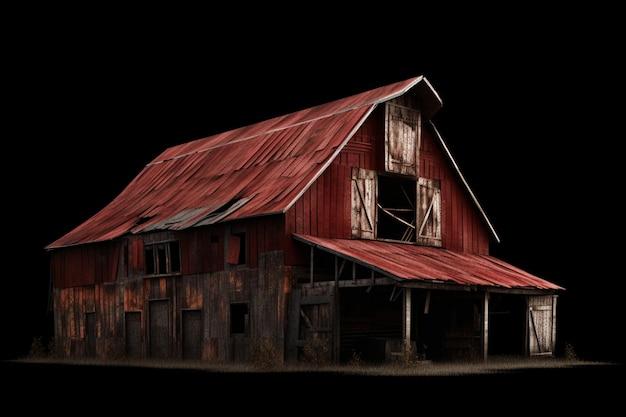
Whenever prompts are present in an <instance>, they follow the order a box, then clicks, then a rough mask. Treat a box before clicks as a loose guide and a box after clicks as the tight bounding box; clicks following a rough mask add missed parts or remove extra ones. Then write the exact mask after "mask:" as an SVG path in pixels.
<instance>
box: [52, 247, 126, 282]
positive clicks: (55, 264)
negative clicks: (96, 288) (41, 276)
mask: <svg viewBox="0 0 626 417" xmlns="http://www.w3.org/2000/svg"><path fill="white" fill-rule="evenodd" d="M118 258H119V244H118V243H117V242H104V243H94V244H91V245H81V246H72V247H67V248H61V249H56V250H54V251H52V252H51V253H50V268H51V274H52V277H53V280H54V281H53V282H54V285H55V286H56V287H58V288H68V287H75V286H82V285H93V284H96V283H103V282H113V281H115V279H116V276H117V264H118Z"/></svg>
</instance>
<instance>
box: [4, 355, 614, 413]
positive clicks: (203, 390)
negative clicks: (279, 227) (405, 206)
mask: <svg viewBox="0 0 626 417" xmlns="http://www.w3.org/2000/svg"><path fill="white" fill-rule="evenodd" d="M0 375H2V379H3V382H4V384H3V386H4V388H3V389H2V391H0V400H1V401H2V404H3V405H5V406H7V407H8V406H19V408H14V410H20V411H21V412H26V411H28V412H36V411H44V412H49V413H50V414H58V413H62V414H63V415H68V414H69V415H72V414H90V413H92V412H93V411H98V412H99V413H105V412H116V413H118V414H127V413H130V412H134V411H137V412H144V413H145V412H151V411H157V412H159V414H161V413H162V412H173V411H176V412H179V413H181V414H187V413H189V412H194V413H195V412H198V411H199V410H206V414H212V413H214V412H217V411H216V410H222V411H224V410H227V412H228V413H234V414H240V413H253V414H252V415H257V413H266V412H271V413H273V415H297V414H306V415H312V413H314V412H315V413H316V412H320V413H324V414H325V415H327V414H335V413H336V412H341V413H350V415H358V414H359V413H367V414H368V415H369V414H372V413H374V414H375V413H381V414H384V415H387V414H390V413H391V414H396V413H398V412H400V411H405V410H406V411H409V412H411V413H412V414H420V413H425V412H427V411H428V414H429V415H432V414H437V415H449V414H450V413H452V412H454V413H457V412H462V413H465V414H467V415H470V414H471V415H474V414H480V415H499V416H501V415H507V414H511V413H515V414H518V413H519V414H530V415H550V414H555V413H561V412H569V411H575V412H576V413H577V414H578V413H579V412H581V411H583V410H587V411H589V412H590V413H592V414H593V415H598V416H604V415H612V414H615V412H617V410H619V409H623V404H624V398H623V378H624V366H623V365H600V364H598V365H585V366H584V367H571V368H556V369H540V368H535V369H524V370H521V371H515V372H503V373H498V374H488V375H467V376H394V377H391V376H389V377H387V376H359V375H349V374H342V373H333V372H288V373H240V372H233V373H216V372H207V371H199V370H193V369H191V370H189V369H187V370H181V369H157V368H140V367H123V366H95V365H59V364H32V363H22V362H13V361H5V362H2V364H1V370H0ZM210 410H214V411H210ZM376 410H377V411H376ZM420 410H423V411H420ZM203 414H204V412H203Z"/></svg>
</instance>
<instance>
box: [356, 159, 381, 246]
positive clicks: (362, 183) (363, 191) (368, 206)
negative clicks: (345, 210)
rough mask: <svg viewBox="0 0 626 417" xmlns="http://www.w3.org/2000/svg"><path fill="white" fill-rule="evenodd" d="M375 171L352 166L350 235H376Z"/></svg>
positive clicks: (368, 237) (359, 236) (364, 237)
mask: <svg viewBox="0 0 626 417" xmlns="http://www.w3.org/2000/svg"><path fill="white" fill-rule="evenodd" d="M376 190H377V184H376V172H375V171H371V170H367V169H362V168H352V210H351V213H352V216H351V225H352V237H353V238H361V239H374V238H375V237H376V226H375V225H376Z"/></svg>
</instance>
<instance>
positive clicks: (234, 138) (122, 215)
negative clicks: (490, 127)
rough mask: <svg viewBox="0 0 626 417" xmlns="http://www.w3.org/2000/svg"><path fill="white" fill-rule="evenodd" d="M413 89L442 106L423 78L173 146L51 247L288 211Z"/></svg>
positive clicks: (429, 104)
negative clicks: (386, 107)
mask: <svg viewBox="0 0 626 417" xmlns="http://www.w3.org/2000/svg"><path fill="white" fill-rule="evenodd" d="M411 88H418V89H420V91H421V93H422V94H424V97H425V99H426V110H425V111H426V112H427V113H428V114H429V115H432V114H434V112H436V111H437V110H438V109H439V108H440V106H441V101H440V99H439V97H438V96H437V94H436V92H435V91H434V90H433V89H432V88H431V86H430V84H429V83H428V81H427V80H426V79H425V78H424V77H422V76H419V77H415V78H411V79H408V80H405V81H402V82H397V83H394V84H390V85H387V86H384V87H380V88H377V89H373V90H370V91H366V92H364V93H361V94H356V95H353V96H350V97H347V98H343V99H340V100H336V101H332V102H329V103H326V104H322V105H319V106H316V107H312V108H308V109H304V110H301V111H297V112H294V113H291V114H287V115H284V116H280V117H276V118H273V119H270V120H266V121H263V122H260V123H256V124H252V125H249V126H245V127H241V128H238V129H234V130H230V131H227V132H223V133H220V134H216V135H214V136H209V137H206V138H203V139H198V140H195V141H191V142H188V143H184V144H181V145H178V146H173V147H170V148H168V149H166V150H165V151H164V152H163V153H161V154H160V155H159V156H158V157H156V158H155V159H154V160H153V161H152V162H150V163H149V164H148V165H146V166H145V167H144V168H143V169H142V170H141V172H139V174H138V175H137V177H135V178H134V179H133V181H132V182H131V183H130V184H129V185H128V186H127V187H126V188H125V189H124V190H123V191H122V192H121V193H120V194H119V195H118V196H117V197H116V198H115V199H114V200H113V201H111V202H110V203H109V204H108V205H107V206H105V207H104V208H103V209H102V210H100V211H99V212H98V213H96V214H95V215H94V216H92V217H91V218H89V219H88V220H87V221H85V222H84V223H82V224H80V225H79V226H78V227H76V228H75V229H74V230H72V231H70V232H69V233H67V234H66V235H64V236H62V237H61V238H59V239H57V240H56V241H54V242H52V243H51V244H49V245H48V246H46V249H53V248H58V247H64V246H72V245H78V244H85V243H92V242H99V241H106V240H111V239H115V238H117V237H120V236H123V235H124V234H127V233H141V232H148V231H155V230H181V229H185V228H188V227H193V226H200V225H206V224H211V223H215V222H218V221H225V220H234V219H240V218H245V217H251V216H261V215H267V214H272V213H281V212H285V211H286V210H287V209H288V208H289V207H290V206H291V205H292V204H294V203H295V201H296V200H297V199H298V198H299V197H300V196H301V195H302V193H304V192H305V191H306V189H307V187H309V186H310V185H311V184H312V183H313V182H314V181H315V179H316V178H318V177H319V176H320V175H321V174H322V172H323V171H324V169H325V168H326V167H328V166H329V165H330V164H331V163H332V161H333V159H334V158H335V157H336V156H337V154H338V153H339V152H340V151H341V149H342V148H343V146H344V145H345V144H346V143H347V142H348V141H349V140H350V138H351V137H352V135H353V134H354V133H355V132H356V130H357V129H358V128H359V127H360V126H361V124H362V123H363V121H364V120H365V119H366V118H367V116H368V115H369V114H370V113H371V111H372V110H373V109H374V107H375V106H376V105H377V104H378V103H381V102H384V101H387V100H390V99H392V98H394V97H397V96H399V95H402V94H404V93H406V92H407V91H408V90H409V89H411Z"/></svg>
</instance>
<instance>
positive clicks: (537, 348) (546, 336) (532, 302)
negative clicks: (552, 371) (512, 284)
mask: <svg viewBox="0 0 626 417" xmlns="http://www.w3.org/2000/svg"><path fill="white" fill-rule="evenodd" d="M555 318H556V296H552V295H547V296H529V297H528V332H529V340H528V348H529V354H530V356H539V355H552V354H553V352H554V346H555V335H556V320H555Z"/></svg>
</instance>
